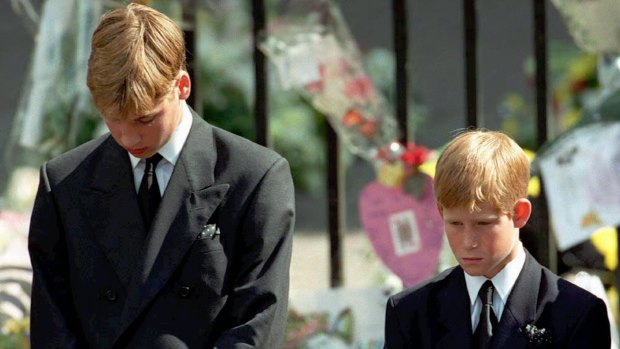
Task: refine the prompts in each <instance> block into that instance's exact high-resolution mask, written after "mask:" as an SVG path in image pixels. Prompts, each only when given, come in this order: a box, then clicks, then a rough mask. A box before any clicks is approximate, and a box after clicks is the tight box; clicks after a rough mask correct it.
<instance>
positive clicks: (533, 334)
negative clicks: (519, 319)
mask: <svg viewBox="0 0 620 349" xmlns="http://www.w3.org/2000/svg"><path fill="white" fill-rule="evenodd" d="M523 330H524V332H525V335H526V336H527V340H528V342H530V343H532V344H543V343H550V342H551V331H549V330H548V329H546V328H538V327H536V326H535V325H534V324H527V325H525V327H524V329H523Z"/></svg>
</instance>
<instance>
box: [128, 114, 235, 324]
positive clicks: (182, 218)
mask: <svg viewBox="0 0 620 349" xmlns="http://www.w3.org/2000/svg"><path fill="white" fill-rule="evenodd" d="M215 156H216V152H215V147H214V145H213V136H212V131H211V129H210V127H209V126H208V125H207V124H206V123H205V122H204V121H202V120H199V119H197V118H196V117H195V118H194V120H193V122H192V129H191V131H190V133H189V135H188V138H187V141H186V143H185V146H184V148H183V150H182V152H181V155H180V157H179V160H178V161H177V164H176V166H175V168H174V171H173V173H172V176H171V178H170V182H169V183H168V187H167V188H166V191H165V193H164V197H163V198H162V201H161V204H160V209H159V211H158V212H157V215H156V216H155V218H154V221H153V224H152V228H151V231H150V232H149V234H148V236H147V238H146V241H145V244H144V250H143V252H144V253H142V254H141V256H140V258H139V260H138V263H137V269H136V274H135V276H134V278H133V280H132V283H131V286H130V288H129V294H128V298H127V302H126V304H125V309H124V312H123V318H122V321H121V328H120V332H119V335H120V334H121V333H122V332H123V331H124V329H125V328H127V327H128V326H129V325H130V324H131V323H132V322H133V321H134V320H135V318H136V317H137V316H138V315H139V314H140V312H141V311H142V310H143V309H144V308H145V307H146V306H147V305H148V304H149V303H150V302H151V301H152V300H153V299H154V297H155V296H156V295H157V293H159V291H160V290H161V288H162V287H163V286H164V285H165V284H166V282H167V281H168V280H169V278H170V276H171V275H172V273H173V272H174V271H175V270H176V269H177V267H178V266H179V264H180V263H181V261H182V259H183V257H184V256H185V254H186V253H187V251H188V250H189V248H190V247H191V245H192V244H193V243H194V241H195V240H196V238H197V236H198V234H200V232H201V228H202V226H203V225H205V224H206V223H207V221H208V220H209V218H210V217H211V215H212V214H213V212H214V211H215V209H216V208H217V207H218V206H219V204H220V202H221V201H222V199H223V198H224V197H225V195H226V193H227V191H228V188H229V185H228V184H219V185H213V182H214V177H213V171H214V164H215V161H216V159H215Z"/></svg>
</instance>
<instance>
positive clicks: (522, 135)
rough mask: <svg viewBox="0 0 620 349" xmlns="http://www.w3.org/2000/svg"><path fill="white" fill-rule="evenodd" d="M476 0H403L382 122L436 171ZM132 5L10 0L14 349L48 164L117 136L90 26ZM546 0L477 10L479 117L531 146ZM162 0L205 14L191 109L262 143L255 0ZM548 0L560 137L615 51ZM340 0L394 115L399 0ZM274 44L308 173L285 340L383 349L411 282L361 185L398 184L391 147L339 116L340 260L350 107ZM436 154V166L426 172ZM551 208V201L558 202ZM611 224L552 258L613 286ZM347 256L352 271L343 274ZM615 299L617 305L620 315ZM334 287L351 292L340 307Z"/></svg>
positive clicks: (509, 0)
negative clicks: (36, 204)
mask: <svg viewBox="0 0 620 349" xmlns="http://www.w3.org/2000/svg"><path fill="white" fill-rule="evenodd" d="M300 2H303V1H300ZM465 2H466V1H465ZM465 2H460V1H453V0H410V1H405V3H406V9H407V12H406V16H407V23H406V32H407V46H408V48H407V52H408V75H407V81H408V90H407V96H406V98H407V105H408V114H407V123H406V125H407V127H406V128H407V130H396V129H390V130H388V131H385V129H382V130H381V131H380V132H385V135H386V136H385V137H384V138H385V139H387V140H390V139H393V140H394V141H398V140H399V136H398V135H399V134H400V135H403V134H404V135H405V136H407V140H409V141H411V142H414V143H415V145H416V146H419V147H424V148H425V149H426V150H428V153H427V156H426V157H425V158H424V161H423V162H424V164H416V166H417V165H422V168H421V171H422V172H424V173H428V174H429V175H432V163H433V160H434V159H435V158H436V154H437V153H438V152H439V151H440V149H441V147H442V146H443V145H444V144H445V143H447V142H448V141H449V140H450V139H451V138H452V135H453V131H454V130H456V129H460V128H464V127H467V126H468V123H467V101H466V80H465V78H466V75H465V70H466V66H465V63H466V61H465V58H464V50H465V45H466V43H465V37H466V33H465V30H464V28H465V23H464V18H465V17H464V14H463V11H464V10H463V4H464V3H465ZM575 2H579V1H575ZM591 2H593V3H596V2H597V1H591ZM600 2H604V1H600ZM123 3H124V2H122V1H94V0H93V1H81V2H80V1H73V0H4V1H2V2H0V43H1V47H2V49H1V50H0V77H2V78H1V79H0V91H2V93H1V94H0V130H2V131H1V132H2V133H1V134H2V137H0V155H1V156H2V161H0V190H1V191H0V194H1V195H0V272H3V271H4V272H6V271H7V270H8V269H13V270H11V272H12V273H14V274H11V276H7V277H6V279H11V280H13V281H15V280H18V281H19V282H13V283H11V282H4V285H1V284H2V282H3V280H2V279H0V301H4V302H5V303H7V304H8V305H4V306H3V307H0V324H1V325H3V327H2V332H1V336H2V337H0V348H18V347H27V315H28V306H29V305H28V302H27V294H28V290H29V284H28V277H29V274H28V266H29V261H28V255H27V250H26V247H25V236H26V235H27V226H28V219H29V214H30V212H29V211H30V209H31V207H32V200H33V198H34V193H35V190H36V185H37V183H38V175H37V171H38V168H39V166H40V165H41V164H42V163H43V162H44V161H46V160H47V159H50V158H51V157H54V156H56V155H58V154H60V153H62V152H64V151H66V150H68V149H70V148H73V147H74V146H76V145H79V144H81V143H83V142H85V141H87V140H89V139H91V138H93V137H95V136H96V135H98V134H101V133H103V132H105V129H104V127H103V126H102V124H101V122H100V120H99V117H98V115H97V113H96V111H95V110H94V109H93V108H92V106H91V105H90V100H89V96H88V91H87V90H86V86H85V73H84V65H83V63H84V59H85V57H86V58H87V57H88V49H89V47H88V41H89V39H90V33H91V31H92V28H93V26H94V25H96V22H97V19H98V17H99V15H100V13H101V12H102V11H103V10H105V9H107V8H111V7H114V6H119V5H122V4H123ZM293 3H295V1H293V0H291V1H276V0H267V1H265V4H264V8H265V11H266V15H267V24H268V25H272V24H273V23H276V24H277V23H279V20H281V19H282V18H284V17H286V16H287V15H288V17H287V18H286V19H288V20H290V19H291V18H293V19H295V18H296V17H295V15H297V16H299V14H298V13H297V14H296V13H294V11H292V10H288V11H290V12H287V9H289V8H291V7H290V6H291V4H293ZM315 3H316V6H324V5H325V2H324V1H315ZM534 3H535V1H534V2H531V1H523V0H505V1H501V2H497V1H493V2H482V1H480V2H478V4H477V6H476V20H477V48H476V52H477V68H478V70H477V78H478V82H477V87H478V91H477V93H478V97H477V100H478V120H479V124H478V126H482V127H485V128H489V129H494V130H502V131H504V132H506V133H508V134H510V135H511V136H513V137H514V138H515V139H516V140H517V141H518V143H519V144H520V145H521V146H522V147H523V148H525V149H527V150H528V152H529V153H530V154H531V155H532V156H534V154H535V153H536V152H537V151H538V150H539V147H540V145H539V144H538V142H537V138H536V137H537V133H536V131H537V130H536V100H535V96H536V90H535V87H536V86H535V82H536V76H535V73H536V71H535V58H534V42H533V37H534V16H533V4H534ZM149 4H150V5H152V6H154V7H156V8H158V9H160V10H161V11H162V12H165V13H167V14H168V15H170V16H171V17H173V18H175V19H176V20H178V21H179V23H181V24H182V26H183V28H184V29H188V26H191V28H190V29H191V31H192V32H193V35H194V36H195V37H194V38H195V41H194V43H195V47H194V51H193V52H192V53H191V55H190V57H189V58H190V60H191V61H192V64H193V65H194V74H195V75H194V81H193V82H194V88H193V93H194V98H195V100H194V103H193V105H194V107H195V108H196V109H197V111H198V112H199V113H201V114H202V115H203V117H204V118H205V119H206V120H207V121H209V122H211V123H213V124H215V125H217V126H220V127H222V128H224V129H227V130H229V131H232V132H235V133H237V134H240V135H242V136H244V137H247V138H249V139H256V137H257V131H256V130H257V125H256V121H255V119H254V115H253V114H254V98H255V91H254V86H255V85H254V83H255V80H254V79H255V72H254V66H253V64H254V60H253V50H254V46H253V37H252V25H253V18H252V7H251V6H250V2H230V1H222V0H205V1H198V0H197V1H163V0H162V1H150V2H149ZM544 4H545V5H544V7H545V9H546V30H547V32H546V43H547V46H546V50H547V81H548V82H547V84H548V86H547V93H548V96H547V102H548V105H547V110H548V115H547V118H548V122H547V125H548V132H547V133H548V136H549V138H550V139H554V138H556V137H557V136H558V135H560V134H563V133H564V132H565V131H567V130H570V129H571V128H573V127H574V126H575V125H578V124H579V122H580V120H582V119H583V118H584V115H586V114H587V113H588V110H590V109H592V108H595V107H596V106H597V103H598V101H599V99H597V98H596V97H598V96H600V91H601V89H600V82H599V76H598V74H599V73H600V59H601V54H600V53H597V52H592V50H590V52H588V50H585V49H584V48H583V47H580V46H578V45H577V44H576V42H575V40H574V37H572V36H571V33H570V30H569V27H568V25H567V17H565V16H563V15H562V13H561V12H560V11H559V10H558V9H559V7H556V6H554V4H552V2H544ZM287 6H288V7H287ZM329 6H331V8H332V9H334V8H335V9H336V10H337V11H338V14H339V16H340V17H338V16H336V17H335V18H336V19H335V21H336V22H337V23H336V24H335V25H334V27H335V28H336V29H338V28H340V29H342V28H345V29H347V30H348V31H349V32H348V33H346V35H344V36H343V35H342V34H339V35H340V36H339V37H338V39H339V43H340V44H342V45H343V47H346V48H347V50H349V51H347V50H345V51H347V52H351V51H352V52H354V53H355V54H353V56H352V57H353V59H354V60H355V62H357V63H359V68H360V69H361V71H363V72H364V73H365V74H367V76H368V77H369V79H370V83H371V84H372V86H374V90H375V92H376V93H377V94H378V95H381V96H382V98H384V102H385V103H384V104H381V106H380V107H381V108H383V109H381V110H382V111H384V114H383V118H384V119H383V120H387V121H390V120H392V119H394V118H395V116H394V115H393V113H394V110H395V109H396V107H395V105H396V102H397V98H398V93H397V91H396V88H395V73H394V72H395V65H396V58H395V47H394V28H393V16H394V12H393V8H392V3H391V2H389V1H373V0H357V1H331V2H329ZM293 8H294V7H293ZM291 12H292V13H293V15H291ZM189 14H191V16H190V15H189ZM188 21H191V23H188ZM328 29H329V27H328ZM273 33H274V32H269V31H267V32H264V33H261V36H260V38H262V39H266V38H267V37H269V35H270V34H273ZM349 34H350V35H349ZM263 43H265V47H264V48H263V52H266V53H268V59H269V61H268V64H267V80H268V81H267V86H268V89H267V91H268V93H267V97H266V98H267V115H268V135H267V137H268V142H267V144H268V145H269V146H270V147H272V148H274V149H275V150H276V151H278V152H280V153H281V154H282V155H284V156H285V157H286V158H287V159H288V161H289V162H290V163H291V166H292V171H293V176H294V180H295V184H296V206H297V222H296V229H295V237H294V250H293V261H292V265H291V277H292V280H291V309H292V311H291V321H290V323H291V324H292V325H291V326H293V325H294V326H295V328H292V329H291V331H290V333H289V334H290V338H288V339H290V340H288V339H287V340H288V341H287V343H288V344H287V345H288V346H287V347H290V348H297V347H299V348H302V347H303V348H319V347H320V348H328V347H330V348H331V347H334V348H340V347H350V348H375V347H376V348H380V347H381V341H382V331H383V328H382V317H383V313H382V312H383V306H384V304H385V303H384V302H385V299H386V297H387V295H389V294H391V293H393V292H396V291H397V290H399V289H401V288H402V287H404V286H408V285H407V282H405V283H403V278H402V276H401V275H398V273H397V272H395V269H394V268H393V267H391V266H388V265H387V264H386V263H385V259H382V258H383V257H384V256H382V255H381V254H382V253H383V252H382V251H383V250H382V248H381V247H380V246H378V245H377V244H374V245H373V239H374V238H375V237H373V236H370V235H369V232H368V229H365V226H364V224H363V221H364V219H363V217H360V215H363V214H364V213H363V210H362V209H361V207H362V206H363V205H364V204H362V202H363V198H362V197H361V195H362V193H366V191H365V189H367V188H368V187H369V185H370V184H371V183H373V182H376V181H377V180H379V181H380V182H383V183H384V184H385V173H383V176H384V177H383V180H382V178H380V177H381V173H382V172H381V169H383V168H384V167H382V166H381V165H384V164H382V163H378V162H377V161H373V160H372V159H374V158H376V153H377V152H378V151H379V150H380V149H379V148H380V147H374V146H369V145H364V146H358V147H352V146H351V144H350V143H349V142H348V141H347V137H349V136H348V134H347V132H348V131H347V130H344V129H339V128H338V127H336V136H337V137H338V138H339V139H340V140H341V141H342V146H341V147H340V148H339V150H338V151H337V152H338V154H337V156H338V157H339V158H340V159H341V163H340V165H339V169H340V176H341V179H340V181H341V182H340V184H341V186H342V187H341V189H340V190H341V192H342V194H343V195H342V196H341V197H340V199H339V200H340V202H339V206H340V209H341V210H342V218H343V219H342V222H340V228H341V231H340V234H341V235H340V245H339V246H340V247H339V248H341V253H342V255H341V259H340V260H338V263H336V264H334V261H333V240H332V238H333V235H330V232H329V230H330V228H329V224H328V219H329V210H330V209H329V207H330V206H329V199H328V186H327V184H326V183H327V182H328V178H327V171H328V158H329V156H328V155H329V150H328V148H327V147H328V146H327V142H326V137H327V135H328V134H329V132H330V130H328V123H327V122H326V121H329V122H330V123H332V126H333V122H334V120H337V121H341V120H340V119H339V117H340V116H338V115H328V114H329V113H326V112H325V109H322V108H321V107H317V104H316V100H313V99H312V98H309V97H312V96H311V95H309V94H308V91H307V90H306V91H305V93H300V91H299V90H298V89H295V88H291V89H285V88H283V86H282V77H281V76H279V75H278V73H281V69H279V68H281V67H278V64H277V61H276V60H274V59H272V58H274V54H273V51H272V52H271V55H269V47H267V46H268V45H267V44H266V43H267V41H264V42H263ZM289 44H290V43H289ZM351 46H354V49H351ZM328 109H329V108H328ZM378 120H381V119H379V118H378ZM384 125H392V127H391V128H394V127H395V126H393V125H396V124H395V123H392V124H390V123H389V122H385V123H384ZM386 127H387V126H386ZM392 131H393V132H392ZM390 137H393V138H390ZM381 145H386V144H381ZM612 146H616V143H612ZM375 148H376V149H375ZM369 159H370V161H369ZM425 165H427V166H428V167H427V168H423V166H425ZM535 174H537V173H535ZM532 190H533V192H532V193H534V195H535V196H534V197H533V200H536V198H538V195H539V193H540V187H539V186H536V184H534V188H533V189H532ZM408 194H411V192H409V193H408ZM412 196H413V197H415V195H412ZM418 199H419V197H418ZM541 204H542V205H543V206H546V202H545V201H543V202H542V203H541ZM431 206H432V205H431ZM361 212H362V213H361ZM536 219H537V217H534V222H533V223H532V224H531V226H532V230H536V229H537V228H539V227H538V226H536V224H543V225H544V224H548V222H547V221H546V220H544V217H543V218H541V219H542V223H540V222H539V221H537V220H536ZM547 228H548V227H547ZM547 228H544V229H547ZM604 234H605V235H604V237H603V238H600V239H601V241H602V242H597V241H594V240H592V239H586V241H585V244H584V241H580V243H579V244H575V245H574V246H571V248H568V249H564V250H563V251H558V254H557V256H556V258H557V260H555V261H554V267H555V269H556V271H558V272H568V271H574V270H582V269H584V270H587V271H589V273H590V274H589V275H595V276H597V277H598V278H597V280H599V279H600V280H602V285H603V287H604V288H605V290H604V291H603V292H605V291H608V290H610V289H612V286H613V283H614V276H613V274H604V273H607V272H613V271H614V270H615V264H614V263H616V262H615V261H617V259H616V260H614V258H616V257H617V252H616V250H615V245H614V244H615V243H616V241H615V239H616V238H615V236H616V235H615V230H614V229H613V228H609V229H607V230H605V232H604ZM525 240H527V239H525ZM438 241H439V243H438V245H437V246H436V249H437V253H436V255H435V256H434V257H433V258H434V259H433V261H434V264H433V266H432V272H433V273H434V272H436V271H438V270H441V269H442V268H445V267H448V266H450V265H453V264H454V262H453V261H452V260H451V258H450V253H449V251H447V250H446V248H445V246H444V245H443V244H442V242H441V237H440V238H439V240H438ZM609 241H611V242H612V243H610V242H609ZM532 244H533V245H532V246H533V247H532V248H533V249H535V248H536V246H538V245H536V244H537V243H536V242H533V243H532ZM600 246H606V247H608V249H604V248H602V247H600ZM612 247H613V248H614V249H612ZM552 248H553V247H552ZM552 260H553V258H552ZM3 266H5V267H6V268H5V267H3ZM334 267H337V268H339V270H340V273H341V274H340V275H341V278H339V279H338V281H337V282H336V283H334V280H333V268H334ZM330 275H331V277H330ZM610 275H611V276H610ZM613 297H614V296H613V295H612V296H611V298H610V299H611V301H610V302H611V305H610V309H614V311H615V307H616V306H615V305H614V304H615V303H613V302H614V298H613ZM326 299H329V300H330V301H329V302H333V303H338V302H341V303H338V305H337V306H330V307H329V308H331V309H332V310H326V309H325V308H326V306H325V302H326ZM347 302H348V303H347ZM333 303H329V304H330V305H333ZM321 304H323V305H321ZM369 304H370V305H372V306H369ZM7 309H8V310H7ZM333 309H342V311H337V312H334V310H333ZM326 314H327V315H326ZM307 328H318V329H319V330H317V331H316V332H317V333H319V334H320V335H314V339H312V340H309V339H308V338H307V337H311V335H310V334H308V333H306V334H305V335H303V334H302V333H305V332H304V331H305V329H307ZM304 336H305V337H304ZM332 337H337V338H339V339H337V340H336V339H334V338H332ZM24 338H26V339H24ZM3 341H4V342H3ZM313 343H314V344H313ZM317 343H323V344H317ZM325 343H330V344H329V345H330V346H326V345H327V344H325ZM334 343H341V345H342V346H338V345H340V344H338V345H337V344H334ZM343 343H344V344H343Z"/></svg>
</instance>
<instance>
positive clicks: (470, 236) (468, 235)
mask: <svg viewBox="0 0 620 349" xmlns="http://www.w3.org/2000/svg"><path fill="white" fill-rule="evenodd" d="M463 245H465V246H464V247H465V248H468V249H472V248H476V247H477V246H478V236H477V235H476V233H475V231H473V229H470V228H465V231H464V232H463Z"/></svg>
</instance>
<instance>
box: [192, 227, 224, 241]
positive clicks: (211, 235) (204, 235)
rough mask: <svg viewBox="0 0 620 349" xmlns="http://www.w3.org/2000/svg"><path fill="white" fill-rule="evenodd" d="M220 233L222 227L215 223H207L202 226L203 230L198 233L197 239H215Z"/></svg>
mask: <svg viewBox="0 0 620 349" xmlns="http://www.w3.org/2000/svg"><path fill="white" fill-rule="evenodd" d="M218 235H220V228H218V227H217V226H216V225H215V224H205V225H203V226H202V230H201V231H200V234H198V238H197V239H199V240H200V239H211V240H213V239H215V237H216V236H218Z"/></svg>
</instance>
